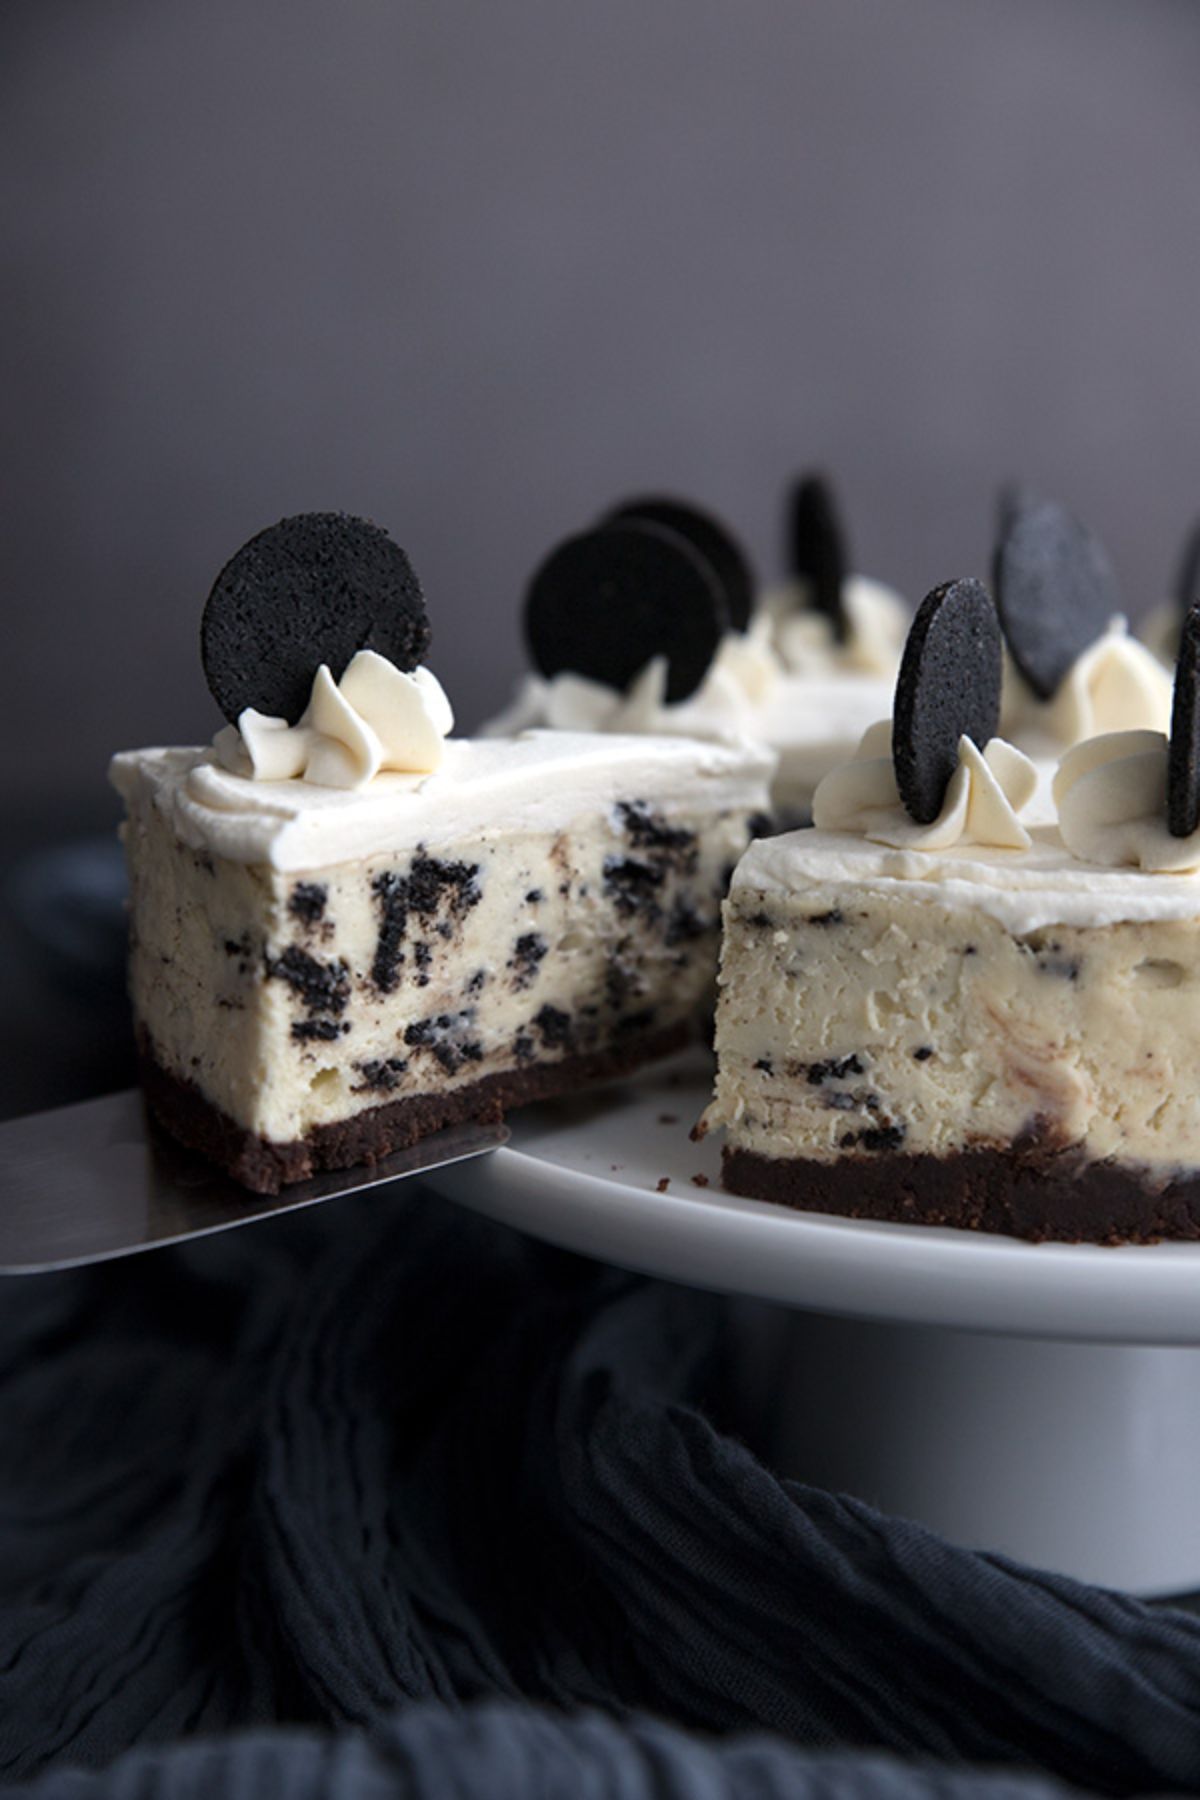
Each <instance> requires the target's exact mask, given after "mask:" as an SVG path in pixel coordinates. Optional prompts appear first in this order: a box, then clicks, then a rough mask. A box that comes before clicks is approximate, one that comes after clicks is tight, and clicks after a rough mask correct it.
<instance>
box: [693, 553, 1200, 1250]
mask: <svg viewBox="0 0 1200 1800" xmlns="http://www.w3.org/2000/svg"><path fill="white" fill-rule="evenodd" d="M1190 634H1191V635H1190V639H1185V651H1184V654H1183V657H1182V658H1181V663H1180V673H1179V676H1178V678H1177V682H1176V699H1175V716H1174V724H1173V729H1172V736H1171V739H1170V741H1169V742H1168V739H1167V737H1166V736H1165V735H1164V734H1162V733H1159V732H1147V731H1135V732H1125V733H1117V734H1110V735H1105V736H1102V737H1099V738H1096V739H1093V740H1090V741H1088V742H1085V743H1084V744H1082V745H1080V746H1078V747H1077V748H1075V749H1074V750H1072V751H1071V752H1070V753H1069V754H1068V756H1067V757H1066V758H1065V759H1064V761H1063V762H1062V765H1061V767H1060V770H1059V773H1058V776H1057V778H1056V782H1055V796H1054V798H1055V804H1056V811H1057V817H1056V822H1055V823H1053V824H1049V823H1045V824H1036V823H1035V824H1032V825H1031V824H1030V823H1028V808H1029V802H1030V800H1031V798H1032V796H1033V792H1034V787H1035V783H1036V771H1035V770H1034V769H1033V768H1032V766H1031V764H1030V762H1029V761H1028V759H1027V758H1025V757H1024V756H1023V755H1022V754H1021V753H1020V752H1019V751H1017V750H1016V749H1015V748H1014V747H1013V746H1011V745H1009V744H1007V743H1005V742H1004V740H1003V739H997V738H994V737H993V733H994V731H995V728H996V719H997V714H998V687H999V666H1000V663H999V638H998V635H997V633H996V630H995V621H994V616H992V614H991V606H990V602H989V600H988V598H987V596H986V593H985V592H984V590H982V589H981V588H980V587H979V586H978V584H975V583H955V584H952V585H951V586H950V587H949V588H947V589H943V590H937V591H936V592H935V594H933V595H931V596H930V597H929V599H927V601H926V602H925V605H924V606H923V607H922V609H921V611H920V612H919V613H918V615H917V621H916V624H915V625H914V629H913V635H912V636H911V637H910V640H909V649H908V651H907V652H906V657H905V665H904V667H903V669H902V672H901V678H900V682H899V685H898V688H897V703H896V715H895V719H894V721H892V722H891V723H890V724H888V723H884V724H881V725H880V726H878V727H877V728H876V729H875V730H874V731H873V732H872V733H870V734H868V737H867V740H866V741H865V742H864V744H863V745H862V747H861V750H860V754H859V755H858V756H857V757H856V758H855V759H854V760H853V761H852V762H851V763H850V764H848V765H846V766H845V767H843V768H840V769H839V770H837V771H836V772H835V773H834V774H831V775H830V776H829V777H828V779H827V781H826V782H825V783H823V784H822V786H821V788H819V789H818V792H817V796H816V801H815V816H816V828H815V829H814V830H812V831H808V832H797V833H793V834H790V835H787V836H783V837H778V838H774V839H771V840H768V841H763V842H759V843H755V844H753V845H752V846H751V847H750V849H749V850H748V851H747V853H746V855H745V856H744V857H743V858H742V861H741V862H740V864H739V866H738V869H737V871H736V873H735V876H734V880H733V884H732V887H731V891H730V896H729V900H728V902H727V904H726V909H725V938H724V947H723V952H722V966H721V975H720V998H719V1002H718V1012H717V1032H716V1046H717V1055H718V1075H717V1081H716V1091H715V1097H714V1101H713V1103H712V1105H711V1106H710V1108H709V1110H708V1112H707V1114H706V1116H705V1120H704V1122H703V1123H704V1128H706V1129H707V1128H710V1127H717V1126H720V1127H723V1128H724V1131H725V1147H724V1180H725V1184H726V1186H727V1187H729V1188H730V1189H731V1190H732V1191H733V1192H735V1193H738V1194H744V1195H749V1196H754V1197H757V1198H760V1199H765V1200H772V1201H777V1202H781V1203H783V1204H785V1205H790V1206H795V1207H799V1208H803V1209H805V1210H809V1211H815V1212H825V1213H836V1214H841V1215H843V1216H847V1217H852V1218H872V1219H886V1220H895V1221H900V1222H908V1223H921V1224H933V1225H949V1226H958V1227H967V1228H973V1229H983V1230H989V1231H1000V1232H1006V1233H1010V1234H1013V1235H1016V1236H1020V1237H1025V1238H1031V1239H1047V1238H1057V1239H1067V1240H1089V1241H1094V1242H1098V1243H1118V1242H1146V1241H1151V1240H1154V1239H1158V1238H1171V1237H1175V1238H1195V1237H1200V1084H1198V1083H1197V1080H1196V1074H1195V1070H1196V1065H1197V1056H1198V1053H1200V1026H1198V1025H1197V1012H1196V1001H1195V996H1196V994H1197V992H1198V991H1200V830H1198V829H1197V826H1198V820H1200V778H1198V777H1197V772H1196V771H1197V742H1198V736H1197V724H1196V721H1197V719H1198V717H1200V713H1198V711H1197V690H1198V688H1200V682H1198V680H1197V674H1196V671H1197V669H1198V668H1200V653H1198V651H1197V645H1200V618H1198V617H1197V616H1196V615H1193V621H1192V623H1191V626H1190ZM980 745H982V746H983V748H982V749H981V748H979V746H980Z"/></svg>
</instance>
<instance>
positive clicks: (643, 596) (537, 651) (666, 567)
mask: <svg viewBox="0 0 1200 1800" xmlns="http://www.w3.org/2000/svg"><path fill="white" fill-rule="evenodd" d="M728 626H729V614H728V611H727V610H726V599H725V589H724V586H723V584H722V582H721V581H720V580H719V579H718V576H717V574H716V571H715V570H714V569H713V567H712V564H711V563H709V562H708V561H707V560H706V559H705V558H704V557H702V556H701V555H700V554H699V553H698V552H697V551H696V550H695V549H694V547H693V546H692V544H691V543H690V542H689V541H688V540H687V538H685V537H682V536H680V535H679V533H677V532H674V531H669V530H666V529H665V528H664V527H663V526H661V525H652V524H650V523H649V522H648V521H647V520H645V519H642V518H621V519H617V520H614V521H613V522H612V523H610V524H606V525H601V526H600V527H599V528H598V529H597V530H595V531H584V532H581V533H580V534H579V535H578V536H577V537H570V538H567V539H566V541H565V542H564V543H561V544H559V545H558V547H557V548H556V549H555V550H552V551H551V553H550V555H549V556H548V557H547V558H546V560H545V562H544V563H543V564H542V565H541V567H540V568H539V569H538V570H537V571H536V572H535V574H534V576H533V578H532V580H531V581H530V583H529V589H528V592H527V594H526V599H525V632H526V636H527V638H528V640H529V648H530V651H531V654H532V656H533V661H534V664H535V665H536V667H537V668H538V669H539V670H540V671H541V673H542V674H543V675H545V676H547V677H549V676H554V675H561V674H565V673H569V674H572V675H584V676H586V677H587V678H588V679H589V680H591V681H598V682H601V683H602V684H603V685H604V686H605V687H609V688H614V689H615V690H616V691H617V692H618V693H623V692H624V691H625V690H626V689H627V688H628V686H629V684H630V683H631V682H632V680H633V679H634V677H635V676H636V675H638V674H639V673H640V672H641V670H642V669H644V668H645V666H646V664H647V663H648V662H649V661H650V659H651V658H652V657H655V656H662V657H665V658H666V662H667V692H666V697H667V699H668V700H670V701H678V700H686V699H687V698H688V696H689V695H690V694H694V693H695V691H696V689H697V688H698V687H699V686H700V683H701V682H702V681H703V680H704V677H705V675H706V674H707V673H708V670H709V667H710V665H711V663H712V660H713V657H714V656H715V655H716V653H717V646H718V645H719V644H720V641H721V638H722V635H723V634H724V632H725V631H726V630H727V629H728Z"/></svg>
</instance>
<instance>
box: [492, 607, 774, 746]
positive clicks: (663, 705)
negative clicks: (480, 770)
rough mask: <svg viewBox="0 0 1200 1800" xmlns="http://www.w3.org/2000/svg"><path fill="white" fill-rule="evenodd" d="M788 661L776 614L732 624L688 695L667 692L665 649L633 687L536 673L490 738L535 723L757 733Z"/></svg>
mask: <svg viewBox="0 0 1200 1800" xmlns="http://www.w3.org/2000/svg"><path fill="white" fill-rule="evenodd" d="M782 676H783V667H782V664H781V663H780V661H779V658H778V657H777V656H776V654H775V652H774V650H773V649H772V648H771V643H770V621H769V620H767V619H765V618H759V619H757V620H756V621H755V622H754V624H753V625H751V627H750V629H749V630H748V631H746V632H740V631H727V632H726V633H725V634H724V636H723V637H722V639H721V642H720V645H719V647H718V649H717V653H716V656H715V657H714V658H713V661H712V663H711V665H710V666H709V669H708V672H707V674H706V675H705V676H704V678H703V680H702V681H701V683H700V686H699V688H698V689H697V690H696V691H695V692H694V693H692V694H690V695H688V696H687V698H686V699H683V700H669V699H668V698H667V692H668V679H669V669H668V664H667V659H666V657H665V656H652V657H651V658H650V660H649V661H648V662H647V663H645V664H644V666H643V667H642V668H641V670H640V671H639V672H638V673H637V674H636V675H635V676H634V678H633V680H632V681H631V682H630V684H629V686H628V688H625V689H623V690H622V689H617V688H612V687H609V686H607V685H606V684H605V683H604V682H601V681H594V680H592V679H591V678H590V677H588V676H586V675H577V674H574V673H573V672H572V671H570V670H566V669H564V670H561V671H560V672H559V673H558V674H557V675H552V676H549V677H547V676H540V675H529V676H527V677H526V678H525V680H524V681H522V683H521V685H520V687H519V689H518V691H517V693H516V695H515V697H514V699H513V701H512V704H511V705H510V706H509V707H507V708H506V709H505V711H503V712H502V713H500V714H498V715H497V716H496V718H494V719H492V720H491V721H489V723H488V724H487V725H486V726H485V727H484V733H485V735H486V736H490V737H506V736H509V735H511V734H512V733H514V732H518V731H525V730H528V729H530V728H537V727H546V728H549V729H550V730H553V731H607V732H629V733H632V734H633V735H635V736H637V735H643V734H658V733H666V734H668V735H669V734H672V733H679V734H680V735H683V736H692V737H719V736H725V735H729V734H734V735H738V734H741V735H745V736H750V737H753V736H755V735H756V732H757V729H758V727H759V725H760V723H761V720H760V718H759V713H758V709H759V708H760V707H761V706H763V705H764V704H765V703H766V702H767V701H769V700H770V698H771V697H772V695H773V694H774V693H775V691H776V690H777V688H778V685H779V682H780V680H781V679H782Z"/></svg>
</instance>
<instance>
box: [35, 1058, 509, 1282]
mask: <svg viewBox="0 0 1200 1800" xmlns="http://www.w3.org/2000/svg"><path fill="white" fill-rule="evenodd" d="M507 1141H508V1129H507V1127H506V1126H504V1125H470V1124H468V1125H454V1126H450V1127H449V1128H448V1129H447V1130H445V1131H439V1132H437V1133H436V1134H435V1135H434V1136H432V1137H427V1138H423V1139H422V1140H421V1142H420V1143H419V1144H414V1145H413V1146H412V1148H411V1149H409V1150H398V1151H396V1152H395V1154H394V1155H392V1156H389V1157H388V1158H387V1159H386V1160H385V1161H383V1162H379V1163H373V1164H370V1165H366V1166H364V1167H362V1168H358V1169H335V1170H331V1171H329V1172H327V1173H324V1174H321V1175H315V1176H313V1178H312V1179H311V1180H310V1181H301V1182H296V1183H295V1184H294V1185H293V1186H291V1187H286V1188H284V1190H283V1192H282V1193H280V1194H252V1193H250V1192H249V1190H248V1189H246V1188H243V1187H239V1186H238V1184H237V1183H236V1182H234V1181H231V1180H230V1179H229V1177H228V1176H227V1175H226V1174H224V1173H223V1172H222V1171H221V1170H220V1169H218V1168H216V1167H215V1166H214V1165H213V1164H211V1163H208V1162H206V1161H204V1160H203V1158H201V1157H199V1156H196V1155H194V1154H193V1153H192V1152H191V1151H190V1150H185V1149H183V1147H182V1146H181V1145H179V1144H176V1143H175V1142H174V1141H173V1140H172V1139H170V1138H168V1137H166V1136H165V1134H163V1133H162V1132H160V1131H159V1130H158V1129H157V1127H155V1126H153V1125H152V1124H151V1123H150V1122H149V1120H148V1119H147V1116H146V1110H145V1105H144V1103H143V1100H142V1096H141V1094H140V1092H139V1091H138V1090H137V1089H136V1088H127V1089H125V1090H123V1091H122V1092H121V1093H119V1094H106V1095H105V1096H104V1097H103V1098H102V1099H99V1100H84V1101H82V1102H81V1103H80V1104H78V1105H75V1106H60V1107H57V1108H56V1109H55V1110H54V1111H53V1112H41V1113H32V1114H30V1115H28V1116H27V1117H25V1118H21V1119H10V1120H8V1121H7V1122H6V1123H5V1124H2V1125H0V1275H34V1274H38V1273H40V1272H41V1271H43V1270H48V1269H69V1268H75V1267H78V1266H79V1265H80V1264H82V1263H93V1262H104V1261H106V1260H107V1259H108V1258H110V1257H114V1256H132V1255H133V1254H134V1253H135V1252H136V1251H139V1250H154V1249H158V1248H159V1247H160V1246H162V1245H164V1244H178V1243H181V1242H182V1241H183V1240H184V1239H186V1238H193V1237H202V1236H205V1235H206V1234H208V1233H209V1232H213V1231H229V1230H231V1229H232V1228H233V1227H234V1226H235V1225H253V1224H254V1223H255V1222H256V1221H257V1220H259V1219H267V1218H273V1217H275V1216H276V1215H277V1214H278V1213H285V1212H294V1211H295V1210H296V1209H297V1207H301V1206H314V1205H316V1204H317V1202H318V1201H321V1200H336V1199H338V1198H339V1197H340V1196H341V1195H343V1194H358V1193H362V1192H363V1191H364V1189H366V1188H375V1187H384V1186H386V1184H387V1183H388V1182H391V1181H402V1180H405V1179H406V1178H407V1177H408V1176H410V1175H420V1174H422V1173H423V1172H424V1171H425V1170H426V1169H438V1168H441V1167H443V1166H444V1165H445V1164H446V1163H455V1162H463V1161H464V1160H465V1159H466V1158H467V1157H469V1156H482V1155H483V1154H484V1153H485V1152H486V1151H489V1150H495V1149H497V1148H498V1147H499V1146H500V1145H501V1144H504V1143H506V1142H507Z"/></svg>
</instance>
